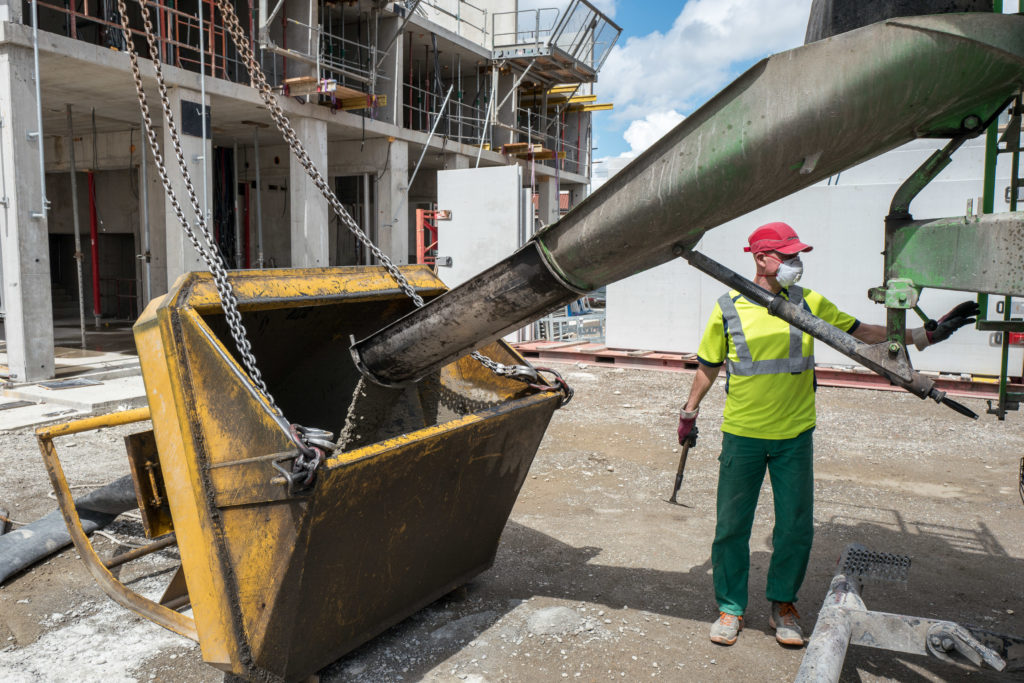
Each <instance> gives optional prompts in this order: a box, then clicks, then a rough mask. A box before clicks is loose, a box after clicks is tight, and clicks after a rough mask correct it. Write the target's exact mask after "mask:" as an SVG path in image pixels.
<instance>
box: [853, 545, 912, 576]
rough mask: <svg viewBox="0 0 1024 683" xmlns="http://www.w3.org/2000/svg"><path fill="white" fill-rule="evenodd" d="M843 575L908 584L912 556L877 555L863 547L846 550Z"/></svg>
mask: <svg viewBox="0 0 1024 683" xmlns="http://www.w3.org/2000/svg"><path fill="white" fill-rule="evenodd" d="M841 571H842V573H843V574H845V575H846V576H851V577H852V576H856V577H859V578H869V579H881V580H883V581H901V582H906V580H907V575H908V574H909V573H910V556H909V555H894V554H892V553H877V552H874V551H872V550H868V549H867V548H864V547H863V546H860V547H858V546H851V547H849V548H847V549H846V552H845V553H844V558H843V561H842V570H841Z"/></svg>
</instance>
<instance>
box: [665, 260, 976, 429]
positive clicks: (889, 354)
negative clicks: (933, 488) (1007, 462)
mask: <svg viewBox="0 0 1024 683" xmlns="http://www.w3.org/2000/svg"><path fill="white" fill-rule="evenodd" d="M676 252H677V253H678V255H679V256H681V257H682V258H684V259H686V260H687V261H689V263H690V265H691V266H693V267H694V268H696V269H698V270H700V271H701V272H703V273H706V274H708V275H710V276H711V277H713V278H715V279H716V280H718V281H719V282H723V283H725V284H727V285H729V286H730V287H731V288H732V289H735V290H736V291H738V292H740V293H741V294H743V295H744V296H745V297H747V298H748V299H750V300H751V301H753V302H754V303H756V304H760V305H762V306H764V307H765V308H767V309H768V312H769V313H771V314H772V315H774V316H776V317H778V318H781V319H782V320H785V321H786V322H788V323H789V324H790V325H792V326H793V327H795V328H797V329H798V330H802V331H804V332H806V333H807V334H809V335H811V336H812V337H814V338H815V339H820V340H821V341H823V342H825V343H826V344H828V345H829V346H831V347H832V348H833V349H835V350H836V351H838V352H839V353H842V354H843V355H845V356H849V357H850V358H852V359H853V360H855V361H857V362H858V363H860V364H861V365H863V366H864V367H866V368H868V369H870V370H872V371H874V372H877V373H878V374H879V375H882V376H883V377H885V378H886V379H888V380H889V381H890V382H892V383H893V384H895V385H896V386H900V387H903V388H904V389H906V390H907V391H909V392H910V393H912V394H914V395H915V396H917V397H918V398H930V399H932V400H934V401H935V402H936V403H941V404H943V405H945V406H947V407H949V408H952V409H953V410H955V411H956V412H958V413H960V414H961V415H964V416H965V417H969V418H971V419H974V420H977V419H978V416H977V414H975V413H974V412H973V411H971V410H970V409H969V408H967V407H966V406H964V405H961V404H960V403H957V402H956V401H953V400H952V399H950V398H948V397H947V396H946V392H944V391H940V390H939V389H937V388H936V387H935V381H934V380H932V379H931V378H929V377H927V376H925V375H922V374H921V373H919V372H917V371H916V370H914V369H913V367H911V365H910V358H909V356H908V355H907V349H906V346H905V345H904V344H902V343H899V342H896V343H894V342H892V341H888V342H882V343H880V344H865V343H864V342H862V341H860V340H859V339H857V338H856V337H854V336H853V335H851V334H848V333H846V332H843V331H842V330H840V329H839V328H838V327H834V326H833V325H830V324H829V323H827V322H825V321H824V320H822V319H821V318H818V317H817V316H815V315H813V314H812V313H811V312H810V311H808V310H807V309H805V308H804V307H802V306H798V305H796V304H793V303H790V302H789V300H788V299H786V298H784V297H782V296H781V295H779V294H773V293H771V292H769V291H768V290H766V289H764V288H762V287H760V286H758V285H756V284H755V283H753V282H751V281H750V280H748V279H746V278H745V277H743V276H742V275H740V274H739V273H737V272H735V271H732V270H729V269H728V268H726V267H725V266H723V265H722V264H720V263H717V262H716V261H712V260H711V259H709V258H708V257H707V256H704V255H703V254H701V253H699V252H696V251H687V250H685V249H684V248H683V247H681V246H679V247H677V248H676Z"/></svg>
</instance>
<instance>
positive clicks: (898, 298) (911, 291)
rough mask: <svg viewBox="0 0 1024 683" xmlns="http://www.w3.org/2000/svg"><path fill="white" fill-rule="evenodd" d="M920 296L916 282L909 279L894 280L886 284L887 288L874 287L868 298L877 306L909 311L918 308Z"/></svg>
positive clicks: (869, 291)
mask: <svg viewBox="0 0 1024 683" xmlns="http://www.w3.org/2000/svg"><path fill="white" fill-rule="evenodd" d="M920 294H921V292H920V290H919V289H918V288H917V287H915V286H914V281H913V280H910V279H907V278H894V279H892V280H889V281H888V282H887V283H885V287H872V288H871V289H869V290H868V298H869V299H871V300H872V301H874V302H875V303H876V304H885V307H886V308H902V309H908V310H909V309H911V308H914V307H915V306H917V300H918V297H919V296H920Z"/></svg>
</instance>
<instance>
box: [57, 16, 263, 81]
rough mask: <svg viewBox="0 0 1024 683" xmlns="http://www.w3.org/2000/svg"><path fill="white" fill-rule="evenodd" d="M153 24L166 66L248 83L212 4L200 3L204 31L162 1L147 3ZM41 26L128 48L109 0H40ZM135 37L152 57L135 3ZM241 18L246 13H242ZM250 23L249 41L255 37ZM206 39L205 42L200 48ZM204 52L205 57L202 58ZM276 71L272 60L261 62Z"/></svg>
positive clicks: (196, 21)
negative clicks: (55, 1) (75, 0)
mask: <svg viewBox="0 0 1024 683" xmlns="http://www.w3.org/2000/svg"><path fill="white" fill-rule="evenodd" d="M146 7H147V8H148V9H149V12H150V17H151V18H152V20H153V24H154V27H155V29H156V33H157V39H158V45H159V48H158V49H159V53H160V54H159V57H160V59H161V61H162V62H163V63H165V64H169V65H172V66H176V67H179V68H182V69H186V70H188V71H192V72H196V73H198V72H199V70H200V64H201V63H203V64H205V72H206V75H208V76H212V77H214V78H223V79H226V80H230V81H234V82H236V83H248V82H249V74H248V72H247V71H246V69H245V66H244V64H243V62H242V60H241V59H240V58H239V56H238V53H237V51H236V50H235V46H234V45H232V44H231V41H230V40H228V39H227V37H226V36H225V33H224V28H223V24H222V23H221V22H219V21H217V19H216V17H215V12H214V6H213V4H212V3H211V2H209V1H208V0H205V1H204V2H202V3H201V4H200V8H201V9H202V22H203V31H202V32H201V31H200V25H199V22H200V17H199V16H196V15H195V14H190V13H187V12H183V11H180V10H178V9H175V8H173V7H171V6H169V5H168V4H165V3H164V2H163V0H146ZM38 8H39V12H40V28H41V30H46V31H49V32H51V33H57V34H58V35H64V36H67V37H69V38H74V39H76V40H81V41H83V42H88V43H92V44H94V45H101V46H103V47H109V48H113V49H117V50H124V49H125V43H124V36H123V34H122V32H121V20H120V17H119V15H118V12H117V8H116V6H115V5H114V3H112V2H108V1H106V0H81V2H80V3H70V4H63V3H62V4H52V3H49V2H45V0H38ZM129 12H130V13H131V16H130V17H129V18H130V24H131V26H132V29H131V31H132V34H133V35H136V36H139V38H140V39H139V40H137V41H136V48H137V49H138V50H139V51H140V53H141V55H142V56H143V57H151V55H149V48H148V46H147V44H146V41H145V33H144V32H143V30H142V19H141V12H140V10H139V7H138V5H137V4H135V3H132V4H130V5H129ZM242 14H243V16H244V14H245V13H242ZM253 30H254V29H253V25H252V22H251V20H250V38H252V37H253V36H254V33H253ZM201 35H202V38H203V41H204V44H203V45H200V36H201ZM200 49H202V50H203V51H205V53H206V56H205V59H202V60H201V59H200ZM261 61H263V62H264V64H263V65H264V67H267V66H268V64H269V65H270V68H271V69H272V70H273V64H272V62H271V60H270V59H267V60H263V59H261Z"/></svg>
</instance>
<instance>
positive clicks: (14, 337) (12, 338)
mask: <svg viewBox="0 0 1024 683" xmlns="http://www.w3.org/2000/svg"><path fill="white" fill-rule="evenodd" d="M33 79H34V67H33V63H32V52H31V51H30V50H27V49H23V48H20V47H14V46H12V45H8V46H6V47H5V48H3V49H2V50H0V126H2V127H0V147H2V150H3V154H2V155H0V159H2V162H3V168H2V169H0V171H2V172H0V200H5V201H6V206H3V205H0V216H2V217H3V218H2V221H0V223H2V229H0V258H2V259H3V268H2V271H3V291H2V299H3V301H2V303H3V308H4V313H5V315H6V318H5V321H4V325H5V328H4V329H5V338H6V341H7V364H8V366H9V368H10V373H11V378H12V379H14V380H15V381H18V382H31V381H35V380H41V379H49V378H51V377H53V376H54V361H53V304H52V303H51V299H50V242H49V231H48V227H47V220H46V210H45V207H43V206H42V189H43V188H42V187H40V183H41V180H40V177H39V145H40V144H42V140H41V139H39V138H36V139H34V140H30V139H28V133H30V132H33V131H37V130H38V129H37V126H36V101H35V97H32V96H30V95H29V93H32V92H33V91H34V88H35V84H34V81H33ZM33 214H36V215H35V217H33ZM40 214H41V215H40Z"/></svg>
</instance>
